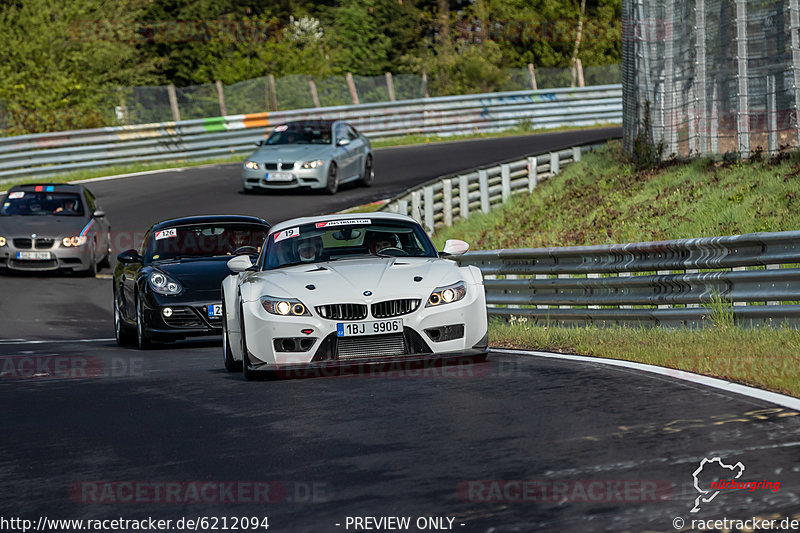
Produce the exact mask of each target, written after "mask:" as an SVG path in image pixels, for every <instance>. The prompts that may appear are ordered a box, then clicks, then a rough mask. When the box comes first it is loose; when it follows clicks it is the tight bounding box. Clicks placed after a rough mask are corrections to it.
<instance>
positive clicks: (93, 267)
mask: <svg viewBox="0 0 800 533" xmlns="http://www.w3.org/2000/svg"><path fill="white" fill-rule="evenodd" d="M83 275H84V276H86V277H87V278H93V277H95V276H96V275H97V259H96V258H95V256H94V252H92V255H91V257H89V268H87V269H86V270H84V271H83Z"/></svg>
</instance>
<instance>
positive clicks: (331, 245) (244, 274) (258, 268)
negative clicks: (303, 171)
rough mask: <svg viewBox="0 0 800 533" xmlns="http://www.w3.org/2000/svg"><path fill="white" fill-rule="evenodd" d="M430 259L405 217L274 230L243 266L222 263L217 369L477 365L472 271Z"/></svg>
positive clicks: (477, 302)
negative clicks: (451, 360) (470, 359)
mask: <svg viewBox="0 0 800 533" xmlns="http://www.w3.org/2000/svg"><path fill="white" fill-rule="evenodd" d="M468 247H469V246H468V245H467V243H465V242H463V241H457V240H451V241H447V243H446V244H445V247H444V250H443V251H442V252H437V251H436V249H435V248H434V246H433V244H432V243H431V241H430V239H429V238H428V235H427V234H426V233H425V230H424V229H423V228H422V227H421V226H420V225H419V224H418V223H417V222H416V221H414V220H413V219H412V218H409V217H407V216H403V215H396V214H391V213H368V214H359V215H328V216H320V217H308V218H298V219H293V220H289V221H287V222H283V223H281V224H278V225H276V226H274V227H273V228H272V229H271V231H270V234H269V236H268V237H267V243H266V245H265V246H264V248H263V250H262V252H261V254H260V256H259V258H258V260H257V261H256V263H255V264H253V263H252V262H251V258H250V257H249V256H239V257H235V258H233V259H231V260H230V261H229V262H228V267H229V268H230V270H231V271H233V272H234V274H233V275H231V276H228V277H227V278H226V279H225V280H224V281H223V283H222V292H223V340H224V343H223V344H224V363H225V367H226V368H227V369H228V370H229V371H232V372H233V371H238V370H242V369H243V371H244V375H245V378H247V379H252V378H254V377H256V376H257V375H258V374H259V373H260V372H263V371H272V372H273V374H274V371H280V370H293V369H298V368H299V369H303V368H308V367H312V368H313V367H327V366H336V365H338V366H341V365H343V364H345V365H346V364H362V363H372V362H376V363H378V362H385V361H394V360H402V361H412V360H418V359H429V358H435V359H439V358H448V357H462V356H465V355H466V356H477V357H478V358H483V357H485V355H486V352H487V345H488V335H487V319H486V298H485V296H484V289H483V278H482V276H481V272H480V270H479V269H477V268H476V267H474V266H466V267H460V266H458V264H456V263H455V262H454V261H452V260H448V259H447V258H448V257H450V256H455V255H460V254H463V253H464V252H465V251H466V250H467V249H468Z"/></svg>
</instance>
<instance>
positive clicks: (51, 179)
mask: <svg viewBox="0 0 800 533" xmlns="http://www.w3.org/2000/svg"><path fill="white" fill-rule="evenodd" d="M243 160H244V156H232V157H220V158H216V159H200V160H194V159H177V160H175V161H164V162H161V163H136V164H133V165H120V166H111V167H102V168H97V169H87V170H76V171H74V172H69V173H66V174H54V175H52V176H51V175H46V176H41V177H30V178H20V179H11V180H3V181H2V182H0V190H6V191H7V190H8V189H10V188H11V187H13V186H14V185H19V184H23V183H68V182H71V181H80V180H87V179H92V178H104V177H107V176H118V175H120V174H133V173H136V172H147V171H149V170H169V169H171V168H181V167H201V166H205V165H223V164H225V163H241V162H242V161H243Z"/></svg>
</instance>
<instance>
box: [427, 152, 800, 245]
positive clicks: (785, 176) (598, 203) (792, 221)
mask: <svg viewBox="0 0 800 533" xmlns="http://www.w3.org/2000/svg"><path fill="white" fill-rule="evenodd" d="M797 228H800V153H798V152H793V153H789V154H783V155H781V156H780V157H777V158H774V159H771V160H768V159H763V158H759V157H756V159H755V160H750V161H745V162H740V161H726V162H719V161H713V160H711V159H697V160H694V161H692V162H690V163H686V164H682V163H675V162H673V163H668V164H665V165H664V166H663V167H662V168H658V169H651V170H642V171H637V170H636V169H635V168H634V167H633V166H632V165H631V164H630V163H629V162H628V161H627V158H626V157H625V156H624V154H623V153H622V148H621V146H620V143H619V142H612V143H609V145H608V146H607V147H605V148H603V149H602V150H599V151H598V152H595V153H587V154H585V155H584V156H583V158H582V160H581V161H580V162H578V163H573V164H570V165H568V166H567V167H565V168H564V170H563V171H562V173H561V175H559V176H558V177H556V178H554V179H550V180H547V181H545V182H543V183H540V184H539V185H538V187H537V188H536V189H535V191H534V193H533V194H530V195H528V194H518V195H515V196H514V197H513V198H512V199H511V201H510V202H509V203H507V204H506V205H505V206H503V207H500V208H498V209H495V210H493V211H491V212H489V213H487V214H482V213H474V214H471V215H470V217H469V218H468V219H466V220H463V221H460V222H458V223H456V224H455V225H454V226H452V227H450V228H443V229H442V230H439V231H438V232H437V233H436V235H435V236H434V242H435V243H436V244H437V246H441V245H443V244H444V241H445V240H446V239H450V238H457V239H463V240H465V241H467V242H469V243H470V244H471V245H472V248H473V249H485V250H488V249H496V248H529V247H531V248H533V247H546V246H576V245H591V244H613V243H624V242H641V241H659V240H667V239H684V238H693V237H714V236H718V235H736V234H742V233H752V232H758V231H789V230H796V229H797Z"/></svg>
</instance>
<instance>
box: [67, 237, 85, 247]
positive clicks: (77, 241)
mask: <svg viewBox="0 0 800 533" xmlns="http://www.w3.org/2000/svg"><path fill="white" fill-rule="evenodd" d="M84 244H86V237H84V236H81V235H76V236H75V237H64V238H63V239H61V246H63V247H64V248H69V247H71V246H83V245H84Z"/></svg>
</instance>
